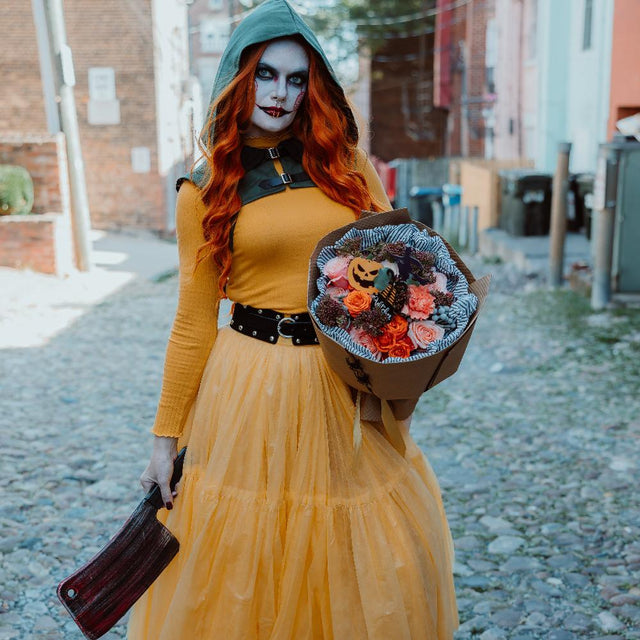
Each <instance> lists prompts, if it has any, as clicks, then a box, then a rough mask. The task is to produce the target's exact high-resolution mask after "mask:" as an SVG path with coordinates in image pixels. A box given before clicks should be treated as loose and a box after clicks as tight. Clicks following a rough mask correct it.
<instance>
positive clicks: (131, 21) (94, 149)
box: [0, 0, 167, 230]
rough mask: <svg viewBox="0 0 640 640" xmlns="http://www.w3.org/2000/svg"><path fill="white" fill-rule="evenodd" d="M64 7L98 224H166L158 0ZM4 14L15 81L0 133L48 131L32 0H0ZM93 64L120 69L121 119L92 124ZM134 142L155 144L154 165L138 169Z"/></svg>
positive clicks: (4, 60) (0, 50)
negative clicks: (155, 24) (154, 8)
mask: <svg viewBox="0 0 640 640" xmlns="http://www.w3.org/2000/svg"><path fill="white" fill-rule="evenodd" d="M64 8H65V16H66V27H67V37H68V41H69V44H70V46H71V48H72V51H73V59H74V65H75V74H76V81H77V84H76V87H75V98H76V105H77V111H78V120H79V126H80V138H81V143H82V147H83V157H84V164H85V172H86V178H87V189H88V194H89V206H90V210H91V220H92V225H93V226H94V227H97V228H121V227H145V228H149V229H156V230H163V229H164V228H165V220H166V215H167V213H166V204H165V203H166V192H165V189H166V188H167V187H166V184H165V182H166V181H165V179H164V177H163V176H161V175H159V174H158V161H157V127H156V107H155V95H156V94H155V83H154V58H153V55H154V54H153V51H154V43H153V29H152V22H151V20H152V16H151V0H136V1H135V2H130V1H129V0H110V1H109V2H95V1H93V0H91V1H89V0H65V3H64ZM0 15H2V16H3V21H2V22H3V26H2V30H3V37H2V39H1V40H0V67H1V68H2V73H3V85H4V86H5V87H9V88H10V89H11V90H9V91H5V92H4V93H3V100H2V101H0V136H3V135H4V134H7V133H8V132H16V131H17V132H22V133H24V134H29V135H34V134H35V135H37V134H45V133H47V124H46V119H45V112H44V105H43V95H42V88H41V82H40V67H39V62H38V50H37V44H36V33H35V28H34V26H33V15H32V11H31V3H30V2H15V1H14V0H0ZM5 16H9V18H8V19H7V20H5ZM90 67H113V68H114V69H115V76H116V94H117V98H118V99H119V100H120V110H121V123H120V124H118V125H106V126H95V125H89V124H88V121H87V108H88V101H89V91H88V69H89V68H90ZM133 147H148V148H149V149H150V151H151V172H150V173H146V174H141V173H134V172H133V169H132V166H131V149H132V148H133Z"/></svg>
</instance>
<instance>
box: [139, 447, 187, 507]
mask: <svg viewBox="0 0 640 640" xmlns="http://www.w3.org/2000/svg"><path fill="white" fill-rule="evenodd" d="M177 455H178V438H166V437H164V436H154V440H153V451H152V452H151V460H149V464H148V465H147V468H146V469H145V470H144V471H143V472H142V475H141V476H140V484H141V485H142V488H143V489H144V490H145V491H146V492H147V493H148V492H149V491H151V489H153V485H154V484H157V485H158V486H159V487H160V493H161V494H162V502H164V506H165V507H166V508H167V509H172V508H173V497H174V496H175V495H177V492H176V491H174V492H173V495H172V494H171V488H170V486H169V482H170V480H171V476H172V474H173V461H174V460H175V459H176V456H177Z"/></svg>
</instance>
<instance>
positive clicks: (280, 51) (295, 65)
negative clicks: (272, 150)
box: [247, 40, 309, 136]
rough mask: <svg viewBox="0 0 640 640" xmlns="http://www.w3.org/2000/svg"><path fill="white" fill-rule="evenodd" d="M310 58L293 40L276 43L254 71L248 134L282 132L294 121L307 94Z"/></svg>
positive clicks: (266, 52) (271, 45)
mask: <svg viewBox="0 0 640 640" xmlns="http://www.w3.org/2000/svg"><path fill="white" fill-rule="evenodd" d="M308 79H309V57H308V56H307V52H306V51H305V50H304V48H303V47H302V46H301V45H300V44H298V43H297V42H296V41H295V40H276V41H275V42H272V43H271V44H270V45H268V46H267V48H266V49H265V50H264V53H263V54H262V57H261V58H260V62H259V63H258V66H257V68H256V78H255V88H256V96H255V100H256V102H255V107H254V108H253V113H252V114H251V125H250V126H249V130H248V131H247V133H248V135H251V136H261V135H269V134H274V133H279V132H280V131H284V130H285V129H286V128H287V127H288V126H289V125H290V124H291V123H292V122H293V121H294V119H295V117H296V113H297V111H298V109H299V108H300V105H301V104H302V100H303V98H304V96H305V93H306V91H307V81H308Z"/></svg>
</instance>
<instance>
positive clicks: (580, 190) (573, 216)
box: [567, 173, 595, 237]
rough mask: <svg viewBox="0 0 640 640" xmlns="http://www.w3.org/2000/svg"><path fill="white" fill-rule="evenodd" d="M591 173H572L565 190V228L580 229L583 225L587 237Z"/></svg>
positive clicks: (591, 190)
mask: <svg viewBox="0 0 640 640" xmlns="http://www.w3.org/2000/svg"><path fill="white" fill-rule="evenodd" d="M594 179H595V176H594V174H593V173H572V174H571V175H570V176H569V189H568V191H567V230H568V231H580V230H581V229H582V227H585V229H586V233H587V237H590V235H591V208H590V206H589V205H590V204H591V199H592V198H591V197H589V195H590V194H593V181H594Z"/></svg>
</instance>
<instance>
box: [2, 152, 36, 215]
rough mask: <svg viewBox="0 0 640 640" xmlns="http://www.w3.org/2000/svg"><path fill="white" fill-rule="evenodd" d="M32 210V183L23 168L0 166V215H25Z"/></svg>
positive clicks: (8, 165) (7, 165)
mask: <svg viewBox="0 0 640 640" xmlns="http://www.w3.org/2000/svg"><path fill="white" fill-rule="evenodd" d="M32 208H33V181H32V180H31V176H30V175H29V172H28V171H27V170H26V169H25V168H24V167H17V166H14V165H10V164H1V165H0V215H2V216H7V215H26V214H28V213H31V209H32Z"/></svg>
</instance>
